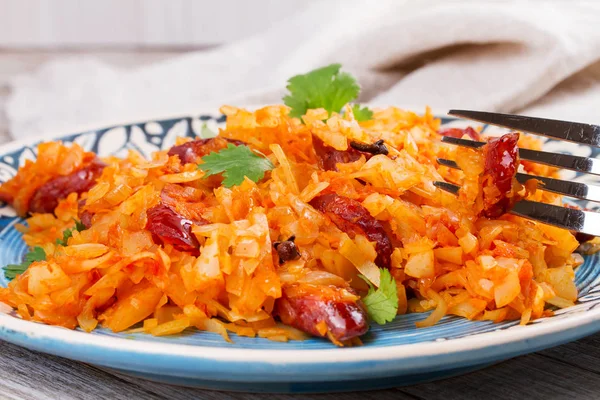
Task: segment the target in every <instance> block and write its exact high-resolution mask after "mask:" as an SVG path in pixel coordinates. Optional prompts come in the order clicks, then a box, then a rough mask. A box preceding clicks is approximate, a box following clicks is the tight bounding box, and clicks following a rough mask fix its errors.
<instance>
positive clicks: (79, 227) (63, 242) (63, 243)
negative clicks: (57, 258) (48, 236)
mask: <svg viewBox="0 0 600 400" xmlns="http://www.w3.org/2000/svg"><path fill="white" fill-rule="evenodd" d="M86 229H87V228H86V226H85V225H84V224H83V223H82V222H81V221H78V220H75V226H74V227H73V228H67V229H65V230H64V231H63V237H62V239H56V244H59V245H61V246H66V245H67V244H68V242H69V238H70V237H72V236H73V231H74V230H76V231H77V232H81V231H84V230H86Z"/></svg>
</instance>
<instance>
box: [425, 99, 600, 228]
mask: <svg viewBox="0 0 600 400" xmlns="http://www.w3.org/2000/svg"><path fill="white" fill-rule="evenodd" d="M448 114H449V115H452V116H457V117H461V118H466V119H472V120H475V121H479V122H483V123H486V124H490V125H496V126H500V127H503V128H508V129H512V130H515V131H521V132H527V133H532V134H535V135H542V136H547V137H549V138H552V139H558V140H566V141H569V142H574V143H579V144H584V145H588V146H593V147H600V126H597V125H591V124H582V123H576V122H568V121H559V120H553V119H546V118H534V117H526V116H521V115H510V114H499V113H490V112H481V111H468V110H450V111H449V112H448ZM442 142H444V143H449V144H454V145H458V146H463V147H470V148H480V147H482V146H484V145H485V142H478V141H473V140H465V139H457V138H453V137H449V136H444V137H443V138H442ZM519 157H520V158H521V159H523V160H528V161H532V162H535V163H540V164H546V165H551V166H554V167H558V168H564V169H570V170H573V171H577V172H582V173H588V174H593V175H600V160H597V159H594V158H588V157H579V156H573V155H569V154H558V153H549V152H545V151H537V150H528V149H521V148H519ZM437 161H438V163H440V164H441V165H445V166H447V167H450V168H459V167H458V165H457V164H456V163H455V162H454V161H452V160H446V159H443V158H439V159H438V160H437ZM516 178H517V180H518V181H519V182H521V183H523V182H525V181H527V180H529V179H537V180H539V181H541V182H542V183H543V185H542V186H541V187H540V189H542V190H548V191H551V192H555V193H559V194H562V195H565V196H568V197H573V198H576V199H581V200H590V201H595V202H600V187H599V186H595V185H589V184H585V183H580V182H569V181H563V180H560V179H553V178H546V177H541V176H535V175H529V174H523V173H517V176H516ZM434 184H435V185H436V186H437V187H438V188H440V189H442V190H445V191H448V192H450V193H453V194H458V191H459V190H460V186H458V185H454V184H452V183H448V182H441V181H437V182H434ZM510 212H511V213H512V214H515V215H519V216H521V217H525V218H529V219H532V220H535V221H540V222H543V223H546V224H550V225H554V226H558V227H560V228H564V229H568V230H570V231H574V232H581V233H584V234H588V235H594V236H600V213H596V212H592V211H585V210H576V209H572V208H567V207H561V206H555V205H551V204H545V203H539V202H535V201H529V200H521V201H519V202H517V203H516V204H515V205H514V207H513V208H512V210H511V211H510Z"/></svg>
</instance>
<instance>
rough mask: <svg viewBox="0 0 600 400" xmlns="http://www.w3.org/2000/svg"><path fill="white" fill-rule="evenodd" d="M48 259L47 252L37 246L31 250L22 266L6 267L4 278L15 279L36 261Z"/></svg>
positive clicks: (10, 265) (11, 265) (12, 265)
mask: <svg viewBox="0 0 600 400" xmlns="http://www.w3.org/2000/svg"><path fill="white" fill-rule="evenodd" d="M45 259H46V252H45V251H44V249H42V248H41V247H39V246H35V247H34V248H33V249H31V250H30V251H29V252H28V253H27V254H25V257H23V262H22V263H20V264H9V265H7V266H6V267H4V276H6V279H10V280H12V279H15V278H16V277H17V275H20V274H22V273H24V272H25V271H26V270H27V268H29V266H30V265H31V264H32V263H33V262H35V261H44V260H45Z"/></svg>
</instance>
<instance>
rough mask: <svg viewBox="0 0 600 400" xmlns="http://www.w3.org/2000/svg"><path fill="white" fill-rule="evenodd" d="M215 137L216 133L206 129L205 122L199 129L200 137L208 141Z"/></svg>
mask: <svg viewBox="0 0 600 400" xmlns="http://www.w3.org/2000/svg"><path fill="white" fill-rule="evenodd" d="M215 136H217V133H216V132H214V131H213V130H212V129H210V128H209V127H208V125H207V124H206V122H204V123H203V124H202V128H201V129H200V137H201V138H202V139H210V138H214V137H215Z"/></svg>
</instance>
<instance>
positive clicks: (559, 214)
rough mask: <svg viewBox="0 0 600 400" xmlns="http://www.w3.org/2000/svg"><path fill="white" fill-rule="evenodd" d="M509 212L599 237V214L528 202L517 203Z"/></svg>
mask: <svg viewBox="0 0 600 400" xmlns="http://www.w3.org/2000/svg"><path fill="white" fill-rule="evenodd" d="M510 212H511V213H512V214H515V215H518V216H521V217H525V218H529V219H533V220H536V221H540V222H543V223H545V224H549V225H554V226H558V227H559V228H564V229H568V230H570V231H575V232H581V233H587V234H588V235H594V236H600V214H599V213H596V212H592V211H583V210H576V209H573V208H567V207H563V206H555V205H551V204H545V203H538V202H536V201H529V200H521V201H519V202H517V203H516V204H515V205H514V207H513V209H512V210H511V211H510Z"/></svg>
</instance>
